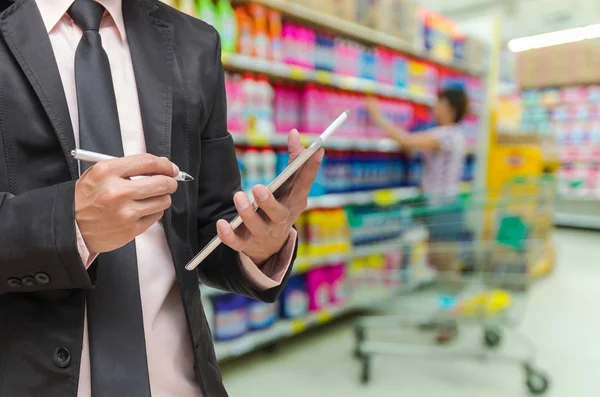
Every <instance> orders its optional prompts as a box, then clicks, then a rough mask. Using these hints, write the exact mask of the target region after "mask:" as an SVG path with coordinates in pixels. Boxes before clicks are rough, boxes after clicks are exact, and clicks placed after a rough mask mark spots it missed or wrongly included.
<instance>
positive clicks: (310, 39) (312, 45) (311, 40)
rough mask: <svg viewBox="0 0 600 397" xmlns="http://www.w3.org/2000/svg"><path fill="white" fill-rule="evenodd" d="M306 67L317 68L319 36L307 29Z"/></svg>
mask: <svg viewBox="0 0 600 397" xmlns="http://www.w3.org/2000/svg"><path fill="white" fill-rule="evenodd" d="M305 37H306V65H305V66H306V67H307V68H309V69H314V68H315V52H316V41H317V35H316V33H315V31H314V30H312V29H308V28H307V29H306V31H305Z"/></svg>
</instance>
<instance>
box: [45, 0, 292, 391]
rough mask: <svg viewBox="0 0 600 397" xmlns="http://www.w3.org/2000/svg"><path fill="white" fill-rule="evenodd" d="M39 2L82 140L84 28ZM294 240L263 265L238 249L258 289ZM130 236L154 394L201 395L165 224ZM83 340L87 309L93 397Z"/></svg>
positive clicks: (128, 86)
mask: <svg viewBox="0 0 600 397" xmlns="http://www.w3.org/2000/svg"><path fill="white" fill-rule="evenodd" d="M36 2H37V5H38V8H39V10H40V13H41V15H42V19H43V21H44V24H45V26H46V29H47V31H48V34H49V36H50V42H51V44H52V48H53V50H54V54H55V57H56V61H57V64H58V69H59V72H60V77H61V80H62V84H63V87H64V91H65V95H66V99H67V105H68V107H69V112H70V115H71V122H72V123H73V131H74V133H75V142H77V145H79V116H78V109H77V93H76V89H75V73H74V63H75V50H76V49H77V45H78V43H79V40H80V39H81V36H82V32H81V30H80V29H79V28H78V27H77V25H75V23H74V22H73V20H72V19H71V18H70V17H69V16H68V14H66V12H67V10H68V9H69V7H70V6H71V4H72V3H73V0H36ZM98 2H99V3H100V4H102V5H103V6H104V7H105V8H106V10H107V12H106V13H105V14H104V17H103V20H102V24H101V26H100V35H101V36H102V42H103V47H104V49H105V51H106V53H107V54H108V58H109V61H110V66H111V71H112V78H113V83H114V87H115V94H116V98H117V108H118V112H119V122H120V126H121V135H122V140H123V149H124V153H125V155H126V156H127V155H133V154H138V153H145V152H146V143H145V140H144V133H143V127H142V118H141V112H140V107H139V100H138V95H137V87H136V82H135V76H134V72H133V64H132V60H131V55H130V52H129V45H128V43H127V37H126V31H125V23H124V20H123V15H122V10H121V0H98ZM77 232H78V233H77V234H78V244H79V250H80V254H81V257H82V260H83V262H84V263H85V264H86V266H89V265H90V264H91V262H93V260H94V258H95V256H96V255H95V254H93V253H90V252H89V251H88V250H87V247H86V246H85V243H84V241H83V239H82V238H81V235H80V234H79V231H77ZM295 238H296V232H295V231H292V233H291V234H290V237H289V240H288V243H287V244H286V245H285V247H284V249H283V250H282V251H281V252H280V253H279V254H277V255H275V256H274V257H273V258H271V259H270V260H269V261H267V263H265V264H264V265H263V266H262V267H261V269H259V268H258V267H257V266H256V265H255V264H254V263H253V262H252V261H251V260H250V259H249V258H248V257H246V256H245V255H243V254H240V259H241V261H240V262H241V264H242V268H243V271H244V273H245V274H246V276H247V278H248V280H249V282H251V283H252V284H253V286H254V287H255V288H257V289H260V290H266V289H268V288H272V287H275V286H278V285H279V284H280V283H281V281H282V279H283V276H284V275H285V273H286V270H287V269H288V267H289V265H290V262H291V258H292V251H293V249H294V241H295ZM135 242H136V248H137V260H138V270H139V278H140V294H141V299H142V311H143V316H144V330H145V337H146V351H147V355H148V371H149V374H150V386H151V390H152V396H153V397H172V396H178V397H199V396H201V392H200V387H199V385H198V383H197V380H196V377H195V374H194V364H193V352H192V346H191V343H190V340H189V335H188V331H187V325H186V321H185V313H184V309H183V304H182V302H181V299H180V296H179V287H178V285H177V280H176V277H175V270H174V268H173V262H172V259H171V253H170V251H169V248H168V245H167V240H166V237H165V233H164V229H163V227H162V225H161V224H160V223H156V224H154V225H153V226H152V227H150V229H148V231H146V232H145V233H144V234H142V235H140V236H138V237H137V238H136V239H135ZM115 337H118V335H115ZM88 344H89V341H88V329H87V315H86V318H85V324H84V338H83V350H82V356H81V369H80V376H79V391H78V397H91V384H90V356H89V345H88Z"/></svg>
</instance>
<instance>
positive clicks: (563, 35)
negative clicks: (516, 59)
mask: <svg viewBox="0 0 600 397" xmlns="http://www.w3.org/2000/svg"><path fill="white" fill-rule="evenodd" d="M597 37H600V24H597V25H588V26H584V27H581V28H573V29H566V30H559V31H556V32H550V33H544V34H537V35H535V36H528V37H521V38H519V39H513V40H510V41H509V42H508V49H509V50H510V51H512V52H522V51H527V50H532V49H534V48H544V47H551V46H555V45H559V44H567V43H574V42H576V41H581V40H586V39H594V38H597Z"/></svg>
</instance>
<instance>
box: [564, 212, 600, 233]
mask: <svg viewBox="0 0 600 397" xmlns="http://www.w3.org/2000/svg"><path fill="white" fill-rule="evenodd" d="M554 224H555V225H557V226H567V227H580V228H584V229H598V230H600V216H590V215H575V214H567V213H561V212H558V213H556V214H554Z"/></svg>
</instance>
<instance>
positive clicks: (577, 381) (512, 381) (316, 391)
mask: <svg viewBox="0 0 600 397" xmlns="http://www.w3.org/2000/svg"><path fill="white" fill-rule="evenodd" d="M556 243H557V249H558V260H557V266H556V269H555V271H554V273H553V274H552V275H551V276H549V277H547V278H546V279H544V280H542V281H539V282H537V283H536V284H535V285H534V286H533V288H532V290H531V295H530V298H531V300H530V301H529V305H528V307H527V312H526V315H525V318H524V321H523V323H522V326H521V327H520V328H519V329H520V330H521V331H522V332H523V333H524V334H526V335H528V336H529V337H531V338H532V339H533V340H534V341H535V343H536V344H537V347H538V352H537V364H538V366H539V367H540V368H543V369H544V370H545V371H546V372H547V373H548V374H549V375H550V376H551V378H552V386H551V389H550V391H549V392H548V393H547V394H546V395H547V396H550V397H566V396H574V397H588V396H589V397H593V396H599V395H600V377H599V375H598V374H599V373H600V310H598V302H600V233H599V232H591V231H579V230H569V229H561V230H558V231H557V233H556ZM351 324H352V322H351V321H350V320H345V321H344V320H342V321H341V322H338V323H336V324H332V325H331V326H327V327H324V328H321V329H319V330H315V331H312V332H309V333H308V334H305V335H302V336H299V337H297V338H295V339H292V340H290V341H289V342H286V343H283V344H281V345H280V346H279V347H278V349H277V351H276V352H275V353H273V354H266V353H264V352H257V353H254V354H251V355H249V356H246V357H243V358H240V359H238V360H234V361H232V362H229V363H225V364H224V365H223V374H224V380H225V384H226V385H227V388H228V390H229V393H230V395H231V397H254V396H256V397H270V396H273V397H275V396H277V397H321V396H323V397H333V396H344V397H354V396H356V397H359V396H360V397H363V396H369V397H372V396H374V397H387V396H394V397H395V396H433V397H515V396H526V395H528V393H527V392H526V388H525V385H524V380H523V371H522V370H521V367H520V366H518V365H503V364H497V363H494V362H489V363H481V362H478V361H469V360H466V361H460V360H450V361H449V360H443V359H442V360H440V359H430V358H425V357H418V358H414V357H412V358H411V357H402V356H378V357H376V358H375V359H374V361H373V366H372V367H373V368H372V369H373V374H372V381H371V383H370V384H369V385H368V386H361V385H360V384H359V382H358V365H357V363H356V362H355V361H354V360H353V359H352V358H351V351H352V345H353V338H352V328H351ZM479 336H480V334H479V333H476V334H474V333H473V332H472V331H471V330H469V329H467V330H466V331H465V332H464V333H463V335H462V337H461V340H460V344H468V345H470V346H474V345H477V344H478V343H480V340H479V339H480V338H479ZM505 348H506V349H507V350H511V352H512V353H522V352H523V350H522V349H521V348H520V347H519V345H518V344H516V343H513V341H507V343H506V347H505Z"/></svg>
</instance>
